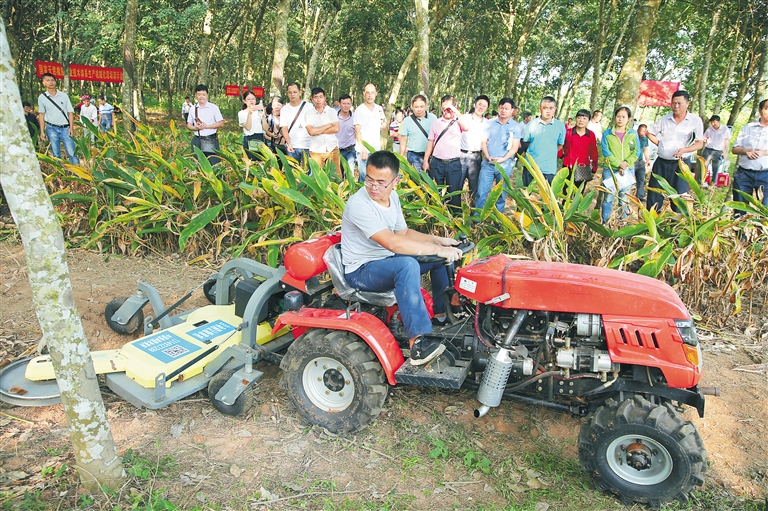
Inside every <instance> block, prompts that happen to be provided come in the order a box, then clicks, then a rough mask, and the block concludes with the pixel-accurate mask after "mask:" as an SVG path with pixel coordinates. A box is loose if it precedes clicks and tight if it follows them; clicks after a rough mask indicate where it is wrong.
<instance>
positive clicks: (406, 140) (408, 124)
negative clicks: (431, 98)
mask: <svg viewBox="0 0 768 511" xmlns="http://www.w3.org/2000/svg"><path fill="white" fill-rule="evenodd" d="M411 110H413V113H412V114H411V115H409V116H408V117H406V118H405V119H403V122H402V123H401V124H400V132H399V139H400V154H402V155H403V156H405V157H406V159H407V160H408V163H410V164H411V165H413V168H415V169H416V170H421V168H422V166H423V165H424V152H425V151H426V150H427V137H428V136H429V130H430V128H432V123H433V122H435V120H436V119H437V117H435V114H433V113H430V112H428V111H427V98H426V97H425V96H424V95H422V94H416V95H415V96H414V97H413V99H411Z"/></svg>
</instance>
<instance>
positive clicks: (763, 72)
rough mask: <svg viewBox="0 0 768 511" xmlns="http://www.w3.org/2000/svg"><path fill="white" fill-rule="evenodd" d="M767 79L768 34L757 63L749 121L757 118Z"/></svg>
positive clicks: (764, 39) (764, 37) (764, 38)
mask: <svg viewBox="0 0 768 511" xmlns="http://www.w3.org/2000/svg"><path fill="white" fill-rule="evenodd" d="M766 81H768V34H766V35H765V36H763V44H762V52H761V53H760V61H759V63H758V64H757V76H756V77H755V95H754V97H753V101H752V111H751V112H750V113H749V122H752V121H754V120H755V119H756V118H757V109H758V107H759V106H760V102H761V101H762V100H764V99H766V98H765V90H766Z"/></svg>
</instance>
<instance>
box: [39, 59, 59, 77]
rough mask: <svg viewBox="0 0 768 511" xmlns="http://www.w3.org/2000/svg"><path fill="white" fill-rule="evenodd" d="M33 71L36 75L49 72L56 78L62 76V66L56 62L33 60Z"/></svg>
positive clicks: (40, 75)
mask: <svg viewBox="0 0 768 511" xmlns="http://www.w3.org/2000/svg"><path fill="white" fill-rule="evenodd" d="M35 72H36V73H37V77H38V78H40V77H42V76H43V75H44V74H45V73H51V74H52V75H53V76H54V77H55V78H56V79H57V80H62V79H63V78H64V67H63V66H62V65H61V64H59V63H58V62H45V61H42V60H36V61H35Z"/></svg>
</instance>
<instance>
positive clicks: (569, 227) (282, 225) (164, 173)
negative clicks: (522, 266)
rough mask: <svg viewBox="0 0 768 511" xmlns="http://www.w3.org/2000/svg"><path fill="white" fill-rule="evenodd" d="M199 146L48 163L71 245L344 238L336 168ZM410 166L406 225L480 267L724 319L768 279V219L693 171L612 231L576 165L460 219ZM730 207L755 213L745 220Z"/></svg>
mask: <svg viewBox="0 0 768 511" xmlns="http://www.w3.org/2000/svg"><path fill="white" fill-rule="evenodd" d="M188 136H189V135H188V133H186V132H183V131H180V130H177V129H176V127H175V125H174V123H173V122H171V126H170V130H169V131H165V130H159V129H154V128H151V127H148V126H143V125H140V126H139V128H138V130H137V132H136V134H135V136H122V135H120V134H114V133H106V134H101V133H99V134H98V136H97V142H96V146H95V147H93V148H91V149H89V154H87V155H86V157H85V158H83V161H82V164H81V165H70V164H65V163H63V162H62V161H61V160H55V159H53V158H50V157H48V156H44V155H40V159H41V161H42V162H43V165H44V167H43V168H44V174H45V182H46V184H47V185H48V189H49V191H50V193H51V199H52V200H53V202H54V205H55V206H56V209H57V214H58V217H59V220H60V221H61V223H62V227H63V229H64V232H65V236H66V239H67V242H68V243H69V244H70V245H71V246H82V247H86V248H95V249H98V250H101V251H104V252H118V253H126V254H142V253H147V252H157V253H169V252H176V251H180V252H182V253H183V254H185V255H186V256H187V257H188V258H189V259H196V258H209V257H214V258H216V257H240V256H247V257H251V258H254V259H257V260H262V261H266V262H267V263H268V264H270V265H271V266H277V265H278V264H279V263H280V259H281V257H280V256H281V253H282V251H284V250H285V249H286V248H287V247H288V246H290V245H291V244H293V243H295V242H297V241H300V240H304V239H308V238H310V237H313V236H316V235H319V234H322V233H325V232H328V231H333V230H336V229H338V228H339V227H340V225H341V216H342V213H343V210H344V205H345V203H346V201H347V199H348V198H349V196H350V195H351V194H353V193H355V192H356V191H357V190H358V188H359V186H360V184H359V183H356V182H355V180H354V179H353V177H352V176H347V177H346V179H339V178H338V177H337V175H336V172H335V169H334V168H333V167H332V165H331V164H330V163H329V164H328V165H327V166H326V167H325V168H320V167H319V166H318V165H317V163H315V162H314V161H312V160H310V161H309V163H308V165H309V167H308V169H305V168H301V167H300V166H299V165H297V164H296V162H295V161H294V160H292V159H291V160H289V159H287V158H285V156H284V155H282V154H278V155H274V154H273V153H272V152H271V151H269V150H268V149H267V148H266V147H265V146H262V147H260V149H259V150H258V151H257V154H258V161H256V162H251V161H250V160H248V159H247V157H246V155H245V153H244V151H243V150H242V148H241V147H240V145H239V143H238V142H237V137H236V135H235V134H224V135H223V136H222V137H221V138H222V148H223V150H222V152H221V158H222V162H221V163H220V164H219V165H216V166H211V165H210V163H209V162H208V160H206V159H205V158H202V157H201V156H202V155H200V154H198V157H200V158H199V159H200V162H198V161H196V160H195V159H194V158H192V157H191V154H190V150H189V138H188ZM232 148H236V149H234V150H233V149H232ZM398 156H399V155H398ZM399 158H400V165H401V167H400V171H401V174H402V175H403V179H402V181H401V182H400V184H399V185H398V193H399V194H400V198H401V203H402V205H403V211H404V215H405V217H406V221H407V223H408V225H409V226H411V227H413V228H416V229H419V230H421V231H426V232H431V233H434V234H438V235H441V236H454V235H456V234H459V233H464V234H466V235H468V236H469V237H470V238H471V239H473V240H475V242H476V251H475V254H473V255H472V256H470V257H471V258H473V259H476V258H479V257H486V256H489V255H493V254H497V253H506V254H510V255H511V256H513V257H517V258H533V259H539V260H545V261H562V262H576V263H582V264H591V265H600V266H609V267H612V268H617V269H622V270H629V271H636V272H638V273H640V274H643V275H647V276H649V277H654V278H664V279H665V280H667V281H668V282H670V283H671V284H673V285H676V286H677V288H678V292H679V293H680V294H681V295H682V296H683V299H684V300H685V301H686V303H687V304H688V305H689V306H690V307H691V308H695V309H698V308H700V307H702V308H704V309H708V308H709V307H719V309H718V312H722V313H724V314H726V315H727V314H729V313H737V312H739V311H740V310H741V307H742V300H743V298H744V297H746V296H749V299H751V290H752V289H754V288H755V287H758V286H760V285H761V284H763V283H765V281H766V279H768V275H767V274H766V273H767V272H768V270H766V268H768V250H766V244H767V242H768V209H767V208H765V207H764V206H762V204H760V203H759V202H757V201H756V200H754V199H753V198H749V197H748V198H747V201H748V202H727V203H726V204H724V205H723V207H721V206H720V205H719V204H718V203H717V202H716V201H715V199H714V193H715V192H714V189H710V190H709V192H707V191H705V190H702V189H701V187H700V186H699V185H698V183H697V182H696V181H695V179H694V177H693V175H692V173H691V172H690V171H689V170H688V169H687V168H682V167H681V175H682V176H683V179H685V180H686V181H688V182H689V185H690V186H691V192H690V193H689V194H687V195H685V196H680V195H678V194H677V193H676V192H675V191H674V190H673V189H672V188H671V187H670V185H669V184H668V183H667V182H666V181H664V180H663V179H660V180H659V186H660V188H659V189H658V191H660V192H661V193H664V194H665V195H668V196H669V199H670V201H671V202H672V203H674V204H675V205H676V206H677V209H678V211H679V212H677V213H675V212H672V211H671V210H669V209H664V210H663V211H662V212H660V213H659V212H656V211H647V210H646V209H645V207H644V205H643V204H641V203H640V202H639V201H637V199H635V198H634V197H631V196H630V201H631V204H632V206H633V209H636V210H637V219H636V220H634V219H631V218H630V219H627V220H625V221H623V224H622V225H616V224H615V223H614V221H611V222H609V224H608V225H602V224H601V223H600V217H599V211H597V210H596V209H594V208H593V201H594V197H595V191H589V192H588V193H586V194H585V195H582V192H581V190H579V189H578V188H576V187H575V186H574V184H573V183H572V182H571V181H570V179H569V176H568V171H567V169H562V170H561V171H560V172H558V174H557V175H556V176H555V177H554V179H553V181H552V185H551V186H550V185H549V184H548V183H547V180H546V179H545V178H544V175H543V174H542V173H541V170H540V169H539V168H538V166H537V164H536V162H535V161H533V159H531V158H530V157H529V156H525V157H523V158H521V166H522V167H523V168H525V169H527V170H528V172H530V173H531V175H532V176H533V183H531V185H530V186H529V187H528V188H521V187H518V186H515V185H514V184H513V183H512V181H511V180H510V179H508V178H507V177H506V175H505V174H504V173H503V172H502V173H501V174H502V176H504V179H503V181H502V182H500V183H498V184H497V185H496V186H495V187H494V188H493V189H492V190H491V193H490V196H489V198H488V201H487V202H486V204H485V207H484V208H483V209H482V210H472V209H470V208H469V207H468V205H467V204H466V203H464V204H463V205H462V209H461V210H460V211H453V210H451V209H450V208H449V207H448V206H447V204H446V203H445V202H444V200H445V193H444V189H443V187H442V186H438V185H437V184H436V183H435V182H434V181H433V180H432V179H431V178H430V177H429V176H428V175H427V174H426V173H423V172H417V171H416V170H415V169H413V167H411V166H410V165H408V163H407V162H406V161H405V159H404V158H402V157H399ZM309 171H311V173H310V172H309ZM502 191H506V192H507V194H508V195H509V197H510V198H511V199H512V201H511V202H508V204H507V208H506V210H505V212H504V213H500V212H499V211H497V210H496V208H495V207H494V204H495V201H496V198H498V196H499V195H500V194H501V193H502ZM726 208H728V209H726ZM729 209H733V210H737V211H739V212H743V213H745V214H744V216H742V217H741V218H740V219H739V220H738V221H737V220H734V219H733V218H732V216H731V215H730V213H729ZM612 228H616V229H617V230H615V231H614V230H613V229H612ZM744 240H747V241H748V243H745V242H744ZM712 289H714V290H715V291H712ZM723 301H724V302H725V303H721V302H723ZM730 304H733V306H731V305H730Z"/></svg>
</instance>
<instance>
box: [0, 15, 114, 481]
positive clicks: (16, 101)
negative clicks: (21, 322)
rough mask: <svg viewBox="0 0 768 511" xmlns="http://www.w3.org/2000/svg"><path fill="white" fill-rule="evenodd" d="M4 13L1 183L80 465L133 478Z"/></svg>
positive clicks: (90, 471)
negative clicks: (111, 419)
mask: <svg viewBox="0 0 768 511" xmlns="http://www.w3.org/2000/svg"><path fill="white" fill-rule="evenodd" d="M13 73H14V71H13V67H12V65H11V55H10V50H9V48H8V42H7V40H6V37H5V23H4V22H3V21H2V20H0V105H1V106H0V183H1V184H2V186H3V190H4V191H5V195H6V197H7V199H8V205H9V206H10V208H11V214H12V215H13V218H14V221H15V222H16V225H17V226H18V229H19V234H20V235H21V241H22V243H23V244H24V252H25V253H26V255H27V267H28V269H29V284H30V287H31V288H32V299H33V301H34V304H35V310H36V311H37V318H38V320H39V321H40V328H41V330H42V332H43V337H44V338H45V340H46V341H47V343H48V349H49V350H50V353H51V358H52V359H53V368H54V371H55V372H56V382H57V383H58V385H59V390H60V391H61V402H62V404H63V407H64V413H65V414H66V417H67V423H68V424H69V432H70V437H71V440H72V446H73V448H74V452H75V459H76V463H75V465H76V467H77V469H78V473H79V474H80V480H81V481H82V483H83V485H84V486H85V487H86V488H87V489H88V490H89V491H98V490H99V487H100V486H101V485H104V486H107V487H109V488H119V487H120V486H121V485H122V484H123V482H124V479H125V471H124V470H123V465H122V463H121V461H120V458H119V456H118V455H117V448H116V447H115V441H114V439H113V438H112V431H111V430H110V428H109V423H108V422H107V416H106V411H105V409H104V403H103V401H102V399H101V393H100V392H99V384H98V380H97V379H96V373H95V371H94V368H93V361H92V360H91V353H90V350H89V349H88V343H87V341H86V339H85V332H84V331H83V325H82V323H81V322H80V316H79V315H78V312H77V309H75V302H74V299H73V297H72V285H71V282H70V280H69V269H68V267H67V255H66V252H65V250H64V235H63V234H62V232H61V227H60V225H59V222H58V221H57V220H56V216H55V215H54V211H53V205H52V204H51V200H50V197H49V196H48V193H47V192H46V189H45V186H44V185H43V179H42V174H41V169H40V164H39V163H38V161H37V156H36V155H35V149H34V147H33V146H32V140H31V139H30V137H29V133H28V132H27V129H26V126H25V125H24V113H23V110H22V107H21V97H20V95H19V88H18V85H17V84H16V82H15V81H14V74H13Z"/></svg>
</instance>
